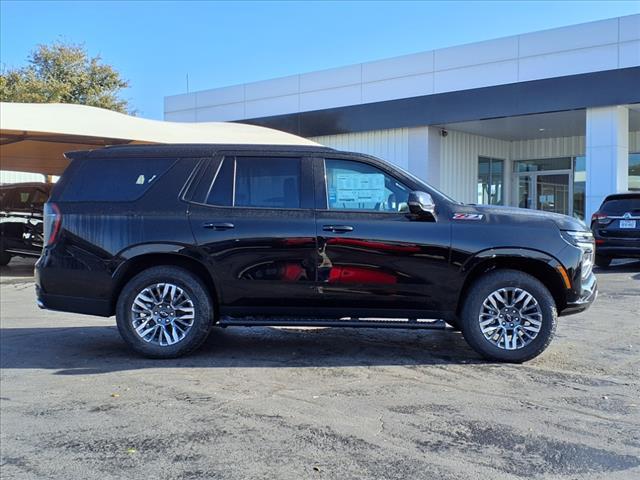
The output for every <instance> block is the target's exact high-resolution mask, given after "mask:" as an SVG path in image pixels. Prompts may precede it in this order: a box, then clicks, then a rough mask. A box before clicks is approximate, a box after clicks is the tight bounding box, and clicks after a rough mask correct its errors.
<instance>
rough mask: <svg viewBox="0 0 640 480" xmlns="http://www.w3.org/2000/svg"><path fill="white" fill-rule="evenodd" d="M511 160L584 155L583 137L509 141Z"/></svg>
mask: <svg viewBox="0 0 640 480" xmlns="http://www.w3.org/2000/svg"><path fill="white" fill-rule="evenodd" d="M510 143H511V148H510V152H511V154H510V158H511V160H528V159H529V160H530V159H536V158H554V157H575V156H580V155H584V152H585V137H584V136H576V137H561V138H539V139H535V140H519V141H515V142H510Z"/></svg>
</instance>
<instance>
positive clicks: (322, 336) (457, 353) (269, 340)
mask: <svg viewBox="0 0 640 480" xmlns="http://www.w3.org/2000/svg"><path fill="white" fill-rule="evenodd" d="M0 350H1V352H0V367H1V368H40V369H47V370H58V371H57V372H56V374H59V375H74V374H98V373H107V372H113V371H123V370H138V369H144V368H233V367H287V368H295V367H335V366H372V365H373V366H375V365H440V364H451V363H454V364H467V363H478V362H480V361H481V360H480V359H479V357H478V356H477V355H476V354H475V353H474V352H473V351H472V350H471V349H470V348H469V347H468V346H467V344H466V343H465V341H464V338H463V337H462V335H461V334H460V333H458V332H454V331H452V330H444V331H424V332H416V331H415V330H384V329H346V328H332V329H281V328H277V329H276V328H268V327H253V328H244V327H232V328H226V329H222V328H215V329H214V330H213V331H212V333H211V335H210V336H209V339H208V340H207V342H206V343H205V344H204V345H203V347H202V348H200V349H199V350H198V351H197V352H195V353H194V354H192V355H190V356H188V357H185V358H179V359H172V360H149V359H145V358H141V357H139V356H137V355H136V354H134V353H132V352H130V351H129V350H128V349H127V348H126V346H125V344H124V342H123V341H122V339H121V338H120V336H119V334H118V331H117V329H116V327H114V326H104V327H99V326H91V327H69V328H4V329H2V330H0Z"/></svg>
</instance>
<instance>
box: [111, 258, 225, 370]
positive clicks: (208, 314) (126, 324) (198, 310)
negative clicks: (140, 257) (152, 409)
mask: <svg viewBox="0 0 640 480" xmlns="http://www.w3.org/2000/svg"><path fill="white" fill-rule="evenodd" d="M165 282H166V283H171V284H174V285H176V286H178V287H180V288H181V289H183V290H184V292H185V293H186V294H188V296H189V297H190V299H191V301H192V302H193V309H194V312H193V313H194V318H193V324H192V326H191V328H190V329H189V330H188V331H187V332H186V334H185V336H184V338H182V339H181V340H179V341H178V342H176V343H174V344H172V345H159V344H154V343H150V342H147V341H145V340H144V339H143V338H142V337H141V336H140V335H138V333H137V332H136V330H135V328H134V326H133V323H132V321H133V316H132V312H131V308H132V306H133V302H134V300H135V299H136V296H137V295H138V294H139V293H140V292H142V291H143V290H144V289H145V288H146V287H148V286H150V285H154V284H157V283H165ZM116 321H117V324H118V330H119V331H120V335H121V336H122V338H123V339H124V341H125V342H126V343H127V345H128V346H129V347H130V348H131V349H132V350H134V351H135V352H137V353H139V354H141V355H144V356H145V357H149V358H176V357H180V356H183V355H186V354H188V353H191V352H193V351H194V350H195V349H197V348H198V347H200V346H201V345H202V344H203V343H204V341H205V340H206V339H207V337H208V336H209V332H210V331H211V327H212V326H213V324H214V321H215V307H214V303H213V300H212V298H211V294H210V293H209V291H208V289H207V287H206V286H205V285H204V284H203V283H202V281H201V280H200V279H199V278H198V277H197V276H196V275H194V274H192V273H191V272H189V271H188V270H186V269H184V268H180V267H174V266H159V267H152V268H149V269H147V270H144V271H142V272H140V273H139V274H138V275H136V276H135V277H133V278H132V279H131V280H130V281H129V282H128V283H127V284H126V285H125V286H124V288H123V289H122V291H121V293H120V296H119V298H118V303H117V305H116Z"/></svg>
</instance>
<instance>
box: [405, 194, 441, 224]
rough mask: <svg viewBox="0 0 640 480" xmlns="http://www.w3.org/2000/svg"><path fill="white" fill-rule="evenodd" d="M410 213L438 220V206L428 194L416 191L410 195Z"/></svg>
mask: <svg viewBox="0 0 640 480" xmlns="http://www.w3.org/2000/svg"><path fill="white" fill-rule="evenodd" d="M407 203H409V211H410V212H411V213H412V214H414V215H418V216H420V217H429V218H431V219H433V220H435V219H436V204H435V203H433V198H431V195H429V194H428V193H427V192H420V191H415V192H411V193H410V194H409V200H408V202H407Z"/></svg>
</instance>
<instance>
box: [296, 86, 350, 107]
mask: <svg viewBox="0 0 640 480" xmlns="http://www.w3.org/2000/svg"><path fill="white" fill-rule="evenodd" d="M361 101H362V87H361V86H360V85H350V86H348V87H339V88H331V89H329V90H316V91H315V92H307V93H302V94H300V111H301V112H306V111H310V110H322V109H325V108H333V107H342V106H345V105H358V104H359V103H361ZM292 111H295V110H292Z"/></svg>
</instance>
